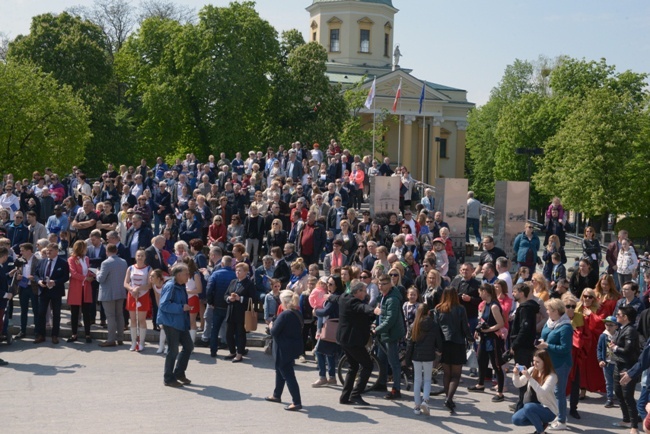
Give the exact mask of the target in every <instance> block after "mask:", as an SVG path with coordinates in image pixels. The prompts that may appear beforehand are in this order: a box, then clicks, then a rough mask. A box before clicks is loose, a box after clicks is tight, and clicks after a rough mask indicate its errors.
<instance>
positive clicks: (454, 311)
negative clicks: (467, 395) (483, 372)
mask: <svg viewBox="0 0 650 434" xmlns="http://www.w3.org/2000/svg"><path fill="white" fill-rule="evenodd" d="M433 315H434V320H435V321H436V322H437V323H438V325H439V326H440V329H441V330H442V334H443V336H444V340H443V343H442V359H441V362H442V370H443V373H444V377H443V383H444V393H445V396H446V399H445V407H447V408H448V409H449V412H450V413H452V414H453V413H454V407H456V404H454V400H453V398H454V394H455V393H456V389H458V384H459V383H460V373H461V371H462V369H463V365H464V364H465V363H466V362H467V357H466V353H465V351H466V347H467V342H468V341H469V342H473V341H474V338H473V337H472V333H471V331H470V329H469V325H468V324H467V313H466V312H465V308H464V307H463V306H461V304H460V302H459V301H458V294H457V293H456V290H455V289H453V288H446V289H445V290H444V291H443V292H442V298H441V301H440V304H438V305H437V306H436V308H435V310H434V311H433Z"/></svg>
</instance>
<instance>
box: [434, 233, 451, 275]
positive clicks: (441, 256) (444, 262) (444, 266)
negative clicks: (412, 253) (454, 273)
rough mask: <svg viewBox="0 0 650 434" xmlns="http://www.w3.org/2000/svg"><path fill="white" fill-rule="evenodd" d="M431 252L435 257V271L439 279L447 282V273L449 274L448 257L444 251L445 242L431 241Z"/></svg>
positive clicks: (439, 239)
mask: <svg viewBox="0 0 650 434" xmlns="http://www.w3.org/2000/svg"><path fill="white" fill-rule="evenodd" d="M433 252H434V253H435V255H436V270H437V271H438V273H440V277H441V278H443V279H444V280H446V281H449V277H447V273H448V272H449V257H448V256H447V252H446V250H445V242H444V241H442V238H436V239H435V240H433Z"/></svg>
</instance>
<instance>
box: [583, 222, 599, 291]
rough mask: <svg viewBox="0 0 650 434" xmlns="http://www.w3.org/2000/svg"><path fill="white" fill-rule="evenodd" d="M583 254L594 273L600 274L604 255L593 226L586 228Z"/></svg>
mask: <svg viewBox="0 0 650 434" xmlns="http://www.w3.org/2000/svg"><path fill="white" fill-rule="evenodd" d="M582 254H583V257H584V258H588V259H589V265H590V267H591V270H592V272H593V273H595V274H598V265H599V264H600V261H601V258H602V253H601V251H600V242H599V241H598V239H597V238H596V230H595V229H594V228H593V227H591V226H587V227H586V228H585V234H584V238H583V239H582ZM591 288H593V286H592V287H591Z"/></svg>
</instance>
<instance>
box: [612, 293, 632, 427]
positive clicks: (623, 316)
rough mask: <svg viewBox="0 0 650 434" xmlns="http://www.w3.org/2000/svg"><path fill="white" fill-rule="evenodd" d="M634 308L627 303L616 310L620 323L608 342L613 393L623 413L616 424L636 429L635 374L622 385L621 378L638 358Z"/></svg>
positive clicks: (617, 319)
mask: <svg viewBox="0 0 650 434" xmlns="http://www.w3.org/2000/svg"><path fill="white" fill-rule="evenodd" d="M635 320H636V309H634V307H632V306H630V305H627V306H621V307H619V308H618V312H616V321H617V322H618V323H619V324H620V325H621V327H620V328H619V331H618V334H617V335H616V338H615V339H614V342H610V343H609V349H610V350H611V351H612V353H613V354H612V360H613V361H614V363H615V365H614V393H615V394H616V397H617V398H618V401H619V403H620V406H621V413H623V422H621V423H619V424H618V426H620V427H625V428H632V429H637V428H638V425H639V411H638V409H637V407H636V400H635V399H634V390H635V389H636V384H637V383H638V382H639V377H638V376H636V377H634V378H631V380H630V381H629V382H628V383H627V384H625V386H623V385H622V384H621V378H622V376H623V374H624V373H625V371H627V370H629V369H630V368H632V367H633V366H634V364H635V363H636V362H637V361H638V360H639V332H637V331H636V327H634V321H635Z"/></svg>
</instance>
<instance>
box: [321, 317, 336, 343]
mask: <svg viewBox="0 0 650 434" xmlns="http://www.w3.org/2000/svg"><path fill="white" fill-rule="evenodd" d="M338 329H339V319H338V318H330V319H328V320H327V321H325V324H323V327H322V328H321V331H320V338H321V340H323V341H325V342H334V343H336V332H337V331H338Z"/></svg>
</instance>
